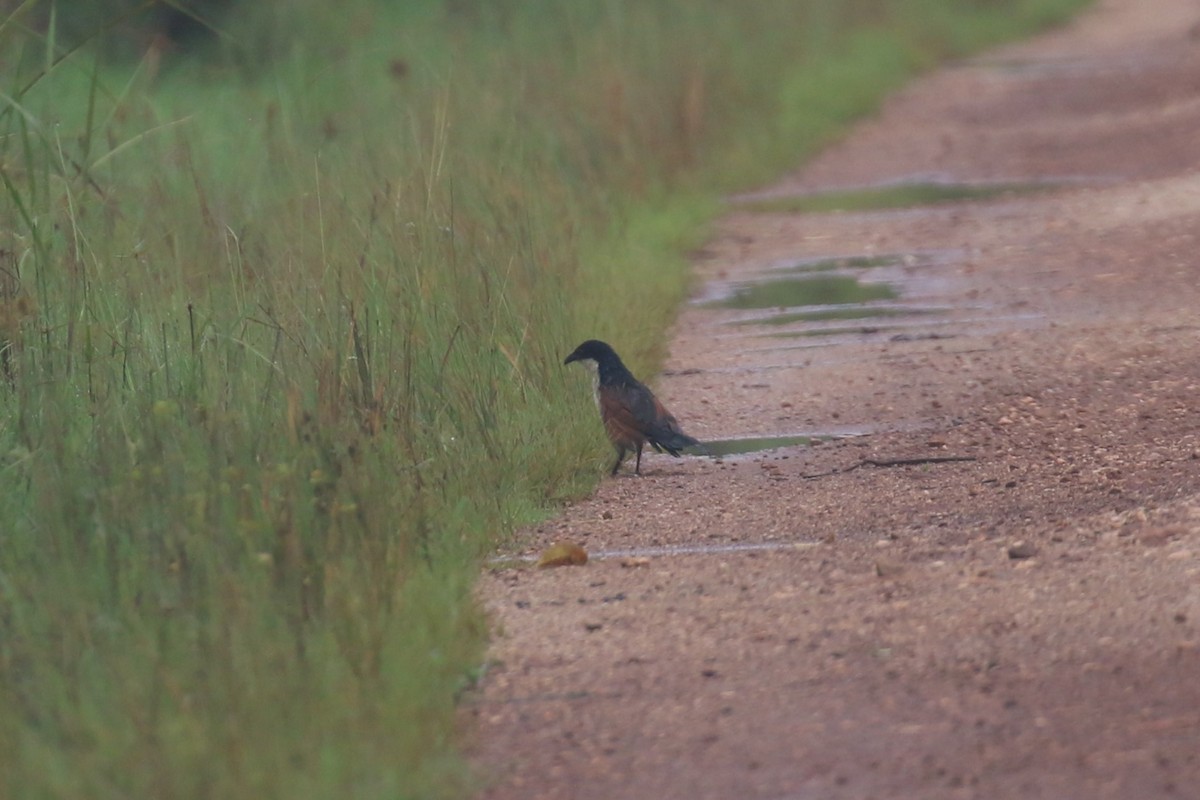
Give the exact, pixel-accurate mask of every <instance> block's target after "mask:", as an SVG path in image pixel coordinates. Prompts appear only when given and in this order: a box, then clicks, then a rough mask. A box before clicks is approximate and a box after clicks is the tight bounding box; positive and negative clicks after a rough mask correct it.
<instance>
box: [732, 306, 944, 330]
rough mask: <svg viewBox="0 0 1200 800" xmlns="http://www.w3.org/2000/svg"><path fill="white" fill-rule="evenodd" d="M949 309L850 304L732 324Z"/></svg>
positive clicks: (876, 316)
mask: <svg viewBox="0 0 1200 800" xmlns="http://www.w3.org/2000/svg"><path fill="white" fill-rule="evenodd" d="M948 310H949V309H941V308H909V307H899V306H883V307H879V306H868V305H862V304H848V305H845V306H842V307H833V308H815V309H813V310H811V311H790V312H788V313H785V314H772V315H771V316H769V317H754V318H752V319H739V320H734V321H732V322H730V323H728V324H730V325H790V324H792V323H793V322H826V321H829V320H851V319H888V318H892V317H912V316H918V315H932V314H945V313H947V311H948Z"/></svg>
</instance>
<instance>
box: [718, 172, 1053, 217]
mask: <svg viewBox="0 0 1200 800" xmlns="http://www.w3.org/2000/svg"><path fill="white" fill-rule="evenodd" d="M1067 185H1072V184H1071V182H1059V181H1000V182H997V183H955V182H950V181H936V180H934V181H913V182H905V183H894V184H888V185H886V186H867V187H863V188H858V189H841V190H836V191H826V192H814V193H811V194H799V195H791V196H784V197H768V198H755V199H752V200H744V201H741V202H739V203H738V206H739V207H740V208H744V209H746V210H748V211H766V212H784V213H799V212H809V213H820V212H830V211H879V210H887V209H894V208H912V207H914V206H930V205H939V204H943V203H957V202H963V201H970V200H993V199H996V198H1005V197H1018V196H1022V195H1029V194H1034V193H1037V192H1047V191H1052V190H1054V189H1059V188H1062V187H1063V186H1067Z"/></svg>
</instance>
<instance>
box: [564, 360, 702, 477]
mask: <svg viewBox="0 0 1200 800" xmlns="http://www.w3.org/2000/svg"><path fill="white" fill-rule="evenodd" d="M575 361H593V362H595V365H596V404H597V405H598V406H599V407H600V419H601V421H602V422H603V423H604V430H605V432H606V433H607V434H608V438H609V440H610V441H611V442H612V444H613V447H614V448H616V451H617V460H616V462H615V463H614V464H613V468H612V474H613V475H616V474H617V470H618V469H620V468H621V462H622V461H624V460H625V455H626V454H627V453H629V452H630V451H633V452H636V453H637V462H636V464H635V466H634V469H633V471H634V474H635V475H641V474H642V448H643V447H644V446H645V445H647V444H649V445H650V446H651V447H653V448H654V449H655V450H657V451H658V452H660V453H670V454H671V455H673V456H675V457H677V458H678V457H679V454H680V452H681V451H682V450H683V449H684V448H685V447H691V446H693V445H698V444H700V442H698V441H697V440H696V439H693V438H692V437H691V436H688V435H687V434H686V433H684V432H683V431H682V430H681V429H680V427H679V423H678V422H677V421H676V420H675V417H674V416H672V415H671V413H670V412H669V411H667V409H666V408H664V407H663V404H662V403H661V402H659V400H658V398H657V397H655V396H654V393H653V392H651V391H650V389H649V388H647V387H646V385H645V384H643V383H641V382H640V381H638V379H637V378H635V377H633V373H631V372H630V371H629V370H628V368H626V366H625V364H624V362H622V361H621V357H620V356H618V355H617V352H616V351H615V350H613V349H612V347H610V346H609V345H608V344H607V343H605V342H602V341H600V340H599V339H588V340H587V341H586V342H584V343H583V344H581V345H579V347H576V348H575V350H574V352H572V353H571V355H569V356H567V359H566V361H564V362H563V363H564V364H570V363H572V362H575Z"/></svg>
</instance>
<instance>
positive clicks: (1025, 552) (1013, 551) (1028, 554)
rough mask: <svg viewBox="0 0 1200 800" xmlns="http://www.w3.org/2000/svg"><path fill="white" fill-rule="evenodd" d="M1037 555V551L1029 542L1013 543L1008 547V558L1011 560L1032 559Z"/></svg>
mask: <svg viewBox="0 0 1200 800" xmlns="http://www.w3.org/2000/svg"><path fill="white" fill-rule="evenodd" d="M1037 554H1038V549H1037V547H1035V546H1034V545H1032V544H1030V543H1029V542H1013V543H1012V544H1011V545H1009V547H1008V557H1009V558H1011V559H1014V560H1015V559H1020V558H1033V557H1034V556H1036V555H1037Z"/></svg>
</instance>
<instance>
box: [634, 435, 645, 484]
mask: <svg viewBox="0 0 1200 800" xmlns="http://www.w3.org/2000/svg"><path fill="white" fill-rule="evenodd" d="M643 446H644V444H643V443H642V442H638V449H637V465H636V466H634V468H633V474H634V475H637V476H639V477H640V476H641V474H642V447H643Z"/></svg>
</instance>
